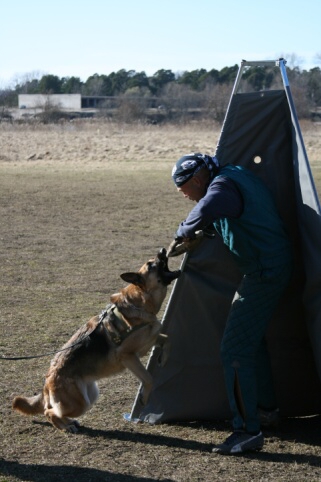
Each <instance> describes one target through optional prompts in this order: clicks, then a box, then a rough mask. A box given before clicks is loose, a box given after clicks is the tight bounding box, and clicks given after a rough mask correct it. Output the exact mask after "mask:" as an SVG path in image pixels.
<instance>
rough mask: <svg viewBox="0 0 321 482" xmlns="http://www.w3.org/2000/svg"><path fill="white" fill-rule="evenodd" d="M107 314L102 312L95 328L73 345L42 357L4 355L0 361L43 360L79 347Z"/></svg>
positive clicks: (44, 354) (105, 311)
mask: <svg viewBox="0 0 321 482" xmlns="http://www.w3.org/2000/svg"><path fill="white" fill-rule="evenodd" d="M107 313H108V312H107V310H103V311H102V313H101V315H100V316H99V320H98V323H97V325H96V326H95V328H93V329H92V330H91V331H90V332H89V333H87V335H86V336H85V337H84V338H82V339H81V340H80V341H77V342H76V343H74V344H73V345H69V346H67V347H66V348H62V349H61V350H56V351H50V352H48V353H43V354H42V355H31V356H4V355H0V360H32V359H33V358H44V357H46V356H49V355H55V354H56V353H61V352H63V351H66V350H70V348H73V347H74V346H77V345H79V344H80V343H82V342H83V341H84V339H85V338H88V337H89V336H90V335H92V334H93V333H94V331H95V330H97V328H98V326H99V325H100V323H102V322H103V321H104V319H105V318H106V316H107Z"/></svg>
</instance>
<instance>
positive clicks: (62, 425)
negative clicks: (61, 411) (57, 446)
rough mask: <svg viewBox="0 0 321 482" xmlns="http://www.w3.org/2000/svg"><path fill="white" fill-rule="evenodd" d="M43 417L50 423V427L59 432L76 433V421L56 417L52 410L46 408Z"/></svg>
mask: <svg viewBox="0 0 321 482" xmlns="http://www.w3.org/2000/svg"><path fill="white" fill-rule="evenodd" d="M45 416H46V417H47V418H48V420H49V421H50V422H51V423H52V425H53V426H54V427H56V428H58V429H59V430H65V431H66V432H70V433H76V432H78V427H79V423H78V422H77V420H72V419H71V418H68V417H58V415H56V413H55V409H54V408H47V410H46V411H45Z"/></svg>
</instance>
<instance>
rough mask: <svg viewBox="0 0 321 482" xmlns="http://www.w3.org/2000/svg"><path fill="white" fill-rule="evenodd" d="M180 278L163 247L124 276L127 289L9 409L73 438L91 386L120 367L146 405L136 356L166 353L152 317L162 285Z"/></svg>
mask: <svg viewBox="0 0 321 482" xmlns="http://www.w3.org/2000/svg"><path fill="white" fill-rule="evenodd" d="M179 275H180V271H179V270H178V271H170V270H169V268H168V258H167V254H166V250H165V249H164V248H163V249H161V250H160V251H159V253H158V254H157V256H156V257H155V258H154V259H151V260H149V261H148V262H147V263H145V264H144V265H143V266H142V267H141V268H140V270H139V271H138V272H130V273H123V274H122V275H121V278H122V279H123V280H124V281H126V282H127V283H130V284H129V285H127V286H126V287H125V288H123V289H121V290H120V292H119V293H115V294H113V295H112V296H111V298H110V301H111V304H110V305H108V307H107V308H106V310H104V311H103V312H102V314H101V315H100V316H94V317H93V318H91V319H90V320H89V321H88V322H87V323H86V324H85V325H83V326H82V327H81V328H80V329H79V330H78V331H77V332H76V333H75V334H74V335H73V336H72V337H71V338H70V340H69V341H68V342H67V343H66V344H65V345H64V346H63V347H62V349H61V350H60V352H58V353H57V354H56V355H55V357H54V358H53V360H52V361H51V364H50V367H49V370H48V373H47V375H46V379H45V384H44V387H43V390H42V392H41V393H40V394H38V395H35V396H34V397H29V398H28V397H22V396H18V397H16V398H15V399H14V400H13V404H12V406H13V408H14V410H17V411H19V412H21V413H23V414H26V415H35V414H40V413H41V414H44V415H45V416H46V417H47V418H48V420H49V421H50V422H51V423H52V425H54V426H55V427H56V428H58V429H60V430H66V431H68V432H74V433H75V432H77V429H78V427H79V423H78V422H77V420H74V417H80V416H81V415H83V414H84V413H85V412H86V411H87V410H89V409H90V407H91V406H92V405H93V404H94V403H95V401H96V400H97V398H98V394H99V390H98V386H97V383H96V381H97V380H99V379H101V378H106V377H110V376H111V375H114V374H116V373H119V372H121V371H123V370H124V369H125V368H128V369H129V370H130V371H131V372H132V373H133V374H134V375H136V377H137V378H138V379H139V380H140V381H141V383H142V389H141V392H140V397H141V403H142V404H143V405H144V404H146V402H147V400H148V397H149V394H150V392H151V389H152V383H153V380H152V376H151V374H150V373H149V372H148V371H147V370H146V368H145V367H144V366H143V364H142V363H141V361H140V357H141V356H143V355H145V354H146V353H147V352H148V351H149V350H150V348H151V347H152V346H154V345H159V346H161V347H162V348H163V350H164V353H166V347H167V346H168V340H167V335H164V334H162V333H161V323H160V322H159V321H158V320H157V317H156V315H157V313H158V312H159V310H160V308H161V305H162V303H163V301H164V298H165V296H166V291H167V286H168V285H169V284H170V283H171V282H172V281H173V280H174V279H176V278H178V276H179ZM162 361H163V362H164V360H162Z"/></svg>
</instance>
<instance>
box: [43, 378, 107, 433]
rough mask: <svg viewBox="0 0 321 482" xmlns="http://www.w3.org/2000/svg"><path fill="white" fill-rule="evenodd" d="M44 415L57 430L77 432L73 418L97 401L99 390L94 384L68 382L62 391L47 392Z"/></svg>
mask: <svg viewBox="0 0 321 482" xmlns="http://www.w3.org/2000/svg"><path fill="white" fill-rule="evenodd" d="M47 395H48V396H47V409H46V410H45V415H46V417H47V418H48V420H49V421H50V422H51V423H52V425H53V426H54V427H56V428H58V429H59V430H66V431H67V432H71V433H76V432H78V428H79V426H80V425H79V423H78V422H77V420H74V417H75V418H76V417H80V416H81V415H83V414H84V413H85V412H86V411H87V410H89V408H90V407H91V406H92V404H93V403H94V402H95V401H96V400H97V398H98V395H99V390H98V387H97V384H96V383H95V382H87V383H86V382H84V381H82V380H77V382H74V381H70V380H69V383H68V384H65V385H64V386H63V389H60V390H57V389H56V390H53V391H48V394H47Z"/></svg>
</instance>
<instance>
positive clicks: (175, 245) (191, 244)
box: [167, 231, 203, 258]
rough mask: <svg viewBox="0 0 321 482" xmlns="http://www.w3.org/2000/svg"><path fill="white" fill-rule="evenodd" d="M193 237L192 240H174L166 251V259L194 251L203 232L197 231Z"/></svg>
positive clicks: (178, 238)
mask: <svg viewBox="0 0 321 482" xmlns="http://www.w3.org/2000/svg"><path fill="white" fill-rule="evenodd" d="M195 235H196V237H195V238H193V239H190V238H181V237H177V238H175V239H174V240H173V241H172V242H171V244H170V245H169V247H168V249H167V257H168V258H172V257H174V256H179V255H181V254H184V253H186V252H189V251H192V250H193V249H195V248H196V247H197V246H198V245H199V244H200V243H201V241H202V238H203V232H202V231H197V232H196V233H195Z"/></svg>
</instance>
